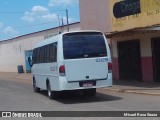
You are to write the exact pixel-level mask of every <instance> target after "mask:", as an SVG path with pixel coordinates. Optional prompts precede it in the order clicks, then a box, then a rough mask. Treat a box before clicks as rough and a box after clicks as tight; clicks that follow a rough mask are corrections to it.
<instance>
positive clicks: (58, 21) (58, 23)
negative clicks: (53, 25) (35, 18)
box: [57, 15, 60, 34]
mask: <svg viewBox="0 0 160 120" xmlns="http://www.w3.org/2000/svg"><path fill="white" fill-rule="evenodd" d="M57 16H58V24H59V25H58V34H60V18H59V15H57Z"/></svg>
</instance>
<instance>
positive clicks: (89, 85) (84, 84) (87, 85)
mask: <svg viewBox="0 0 160 120" xmlns="http://www.w3.org/2000/svg"><path fill="white" fill-rule="evenodd" d="M92 86H93V83H83V87H92Z"/></svg>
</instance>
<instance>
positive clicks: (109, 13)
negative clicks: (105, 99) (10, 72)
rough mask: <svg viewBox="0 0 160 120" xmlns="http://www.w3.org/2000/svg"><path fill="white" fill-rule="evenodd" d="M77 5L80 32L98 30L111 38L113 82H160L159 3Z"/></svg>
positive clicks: (85, 0) (89, 1)
mask: <svg viewBox="0 0 160 120" xmlns="http://www.w3.org/2000/svg"><path fill="white" fill-rule="evenodd" d="M79 2H80V15H81V16H80V18H81V26H82V29H96V30H100V31H102V32H104V33H105V34H106V36H107V37H108V39H110V42H111V43H110V44H111V50H112V61H113V78H114V79H115V80H128V81H135V80H138V81H158V82H160V62H159V60H160V47H159V46H160V27H159V24H160V21H159V19H160V14H159V13H160V2H159V1H157V0H155V1H153V0H147V1H146V0H134V1H128V0H123V1H121V0H99V1H98V0H79ZM101 23H102V24H101Z"/></svg>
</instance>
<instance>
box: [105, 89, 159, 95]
mask: <svg viewBox="0 0 160 120" xmlns="http://www.w3.org/2000/svg"><path fill="white" fill-rule="evenodd" d="M105 90H109V91H114V92H119V93H133V94H142V95H153V96H160V93H151V92H140V91H133V90H127V89H126V90H125V89H111V88H105Z"/></svg>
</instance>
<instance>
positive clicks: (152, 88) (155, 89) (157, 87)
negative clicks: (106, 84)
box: [105, 80, 160, 96]
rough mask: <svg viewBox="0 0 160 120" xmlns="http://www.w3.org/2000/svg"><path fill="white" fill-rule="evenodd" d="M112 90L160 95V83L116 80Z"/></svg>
mask: <svg viewBox="0 0 160 120" xmlns="http://www.w3.org/2000/svg"><path fill="white" fill-rule="evenodd" d="M105 89H108V90H110V91H116V92H121V93H136V94H144V95H157V96H160V83H156V82H139V81H125V80H114V81H113V86H112V87H111V88H105Z"/></svg>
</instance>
